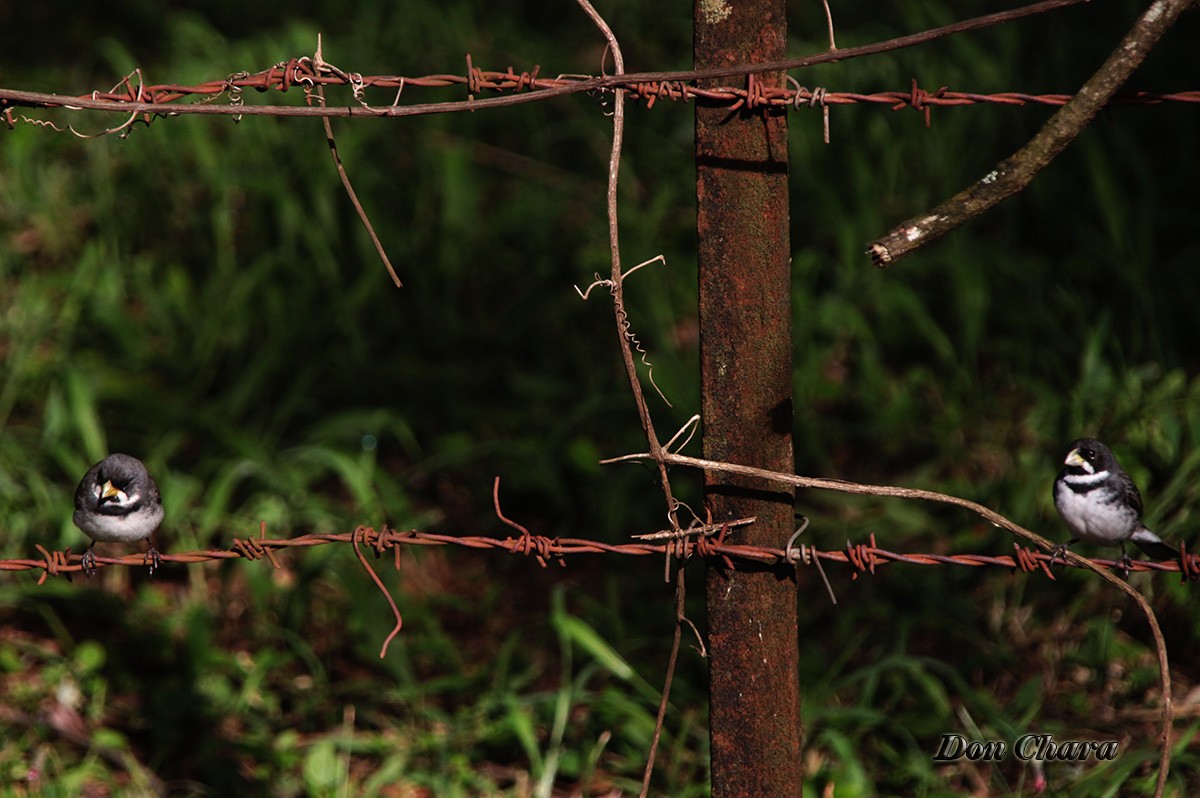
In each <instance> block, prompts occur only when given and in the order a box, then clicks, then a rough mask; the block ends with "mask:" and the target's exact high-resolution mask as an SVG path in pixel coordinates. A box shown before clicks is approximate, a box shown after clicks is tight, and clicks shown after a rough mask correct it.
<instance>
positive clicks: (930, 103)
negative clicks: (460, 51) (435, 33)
mask: <svg viewBox="0 0 1200 798" xmlns="http://www.w3.org/2000/svg"><path fill="white" fill-rule="evenodd" d="M539 73H540V67H538V66H535V67H533V69H531V70H529V71H522V72H516V71H514V70H513V68H512V67H508V69H506V70H505V71H502V72H501V71H494V70H482V69H480V68H478V67H475V66H474V65H473V63H472V59H471V56H470V55H468V56H467V70H466V74H465V75H452V74H433V75H424V76H416V77H405V76H398V75H374V76H366V75H360V74H357V73H348V72H345V71H343V70H340V69H337V68H336V67H332V66H331V65H329V64H326V63H323V62H322V63H318V62H317V61H316V60H315V59H313V58H310V57H307V56H304V57H295V58H292V59H290V60H288V61H283V62H280V63H278V64H275V65H274V66H272V67H270V68H268V69H265V70H262V71H260V72H256V73H248V72H239V73H236V74H233V75H230V76H229V77H226V78H222V79H220V80H210V81H206V82H203V83H198V84H194V85H180V84H175V83H164V84H156V85H146V84H145V83H144V82H142V81H141V80H138V81H136V82H135V81H134V80H132V79H131V78H130V77H127V78H125V79H124V80H123V81H122V82H121V83H120V84H118V85H117V86H115V87H113V88H112V89H111V90H109V91H94V92H91V93H89V94H86V95H80V96H77V97H65V96H60V95H38V94H35V93H31V92H17V91H9V90H0V108H3V109H4V116H5V118H6V120H7V122H8V124H9V125H10V126H12V125H14V124H16V121H17V120H16V118H15V117H14V115H13V113H12V108H13V107H16V106H25V107H42V108H50V107H56V106H59V107H61V106H65V105H73V104H72V102H71V100H76V101H81V102H84V103H87V104H88V106H85V107H95V106H94V105H93V104H95V103H100V104H103V105H105V106H107V107H105V108H103V109H102V110H120V108H121V107H122V106H125V105H131V106H136V107H137V108H138V109H139V110H140V109H144V108H145V107H146V106H154V107H161V108H162V112H163V113H177V112H179V111H181V110H184V109H186V108H188V107H189V106H187V105H184V106H179V105H176V103H177V102H178V101H179V100H181V99H184V98H187V97H202V98H205V99H203V100H202V104H204V105H209V104H211V103H213V102H214V101H215V100H217V99H219V98H220V97H221V95H228V96H229V99H230V103H231V109H237V110H240V111H242V112H245V111H246V110H247V108H248V107H249V106H246V105H244V100H243V94H244V92H245V90H247V89H253V90H255V91H258V92H267V91H279V92H286V91H288V90H289V89H291V88H293V87H297V86H298V87H302V88H303V89H304V91H305V92H306V95H307V96H308V97H309V102H310V103H312V102H313V101H312V99H311V96H312V95H313V93H314V92H315V90H316V89H318V88H320V87H325V86H349V87H351V88H352V90H353V92H354V98H355V101H356V102H357V103H358V104H359V105H360V106H362V107H363V109H364V110H368V111H371V110H375V111H380V112H386V110H387V108H389V107H392V108H396V107H402V106H399V105H398V103H399V99H400V97H401V96H402V95H403V93H404V92H405V91H409V90H413V89H436V88H445V87H452V86H463V87H465V88H466V90H467V95H468V97H469V98H471V99H474V98H475V97H476V95H478V94H481V93H484V92H494V93H500V94H520V93H536V92H539V91H551V90H555V89H558V90H561V89H564V88H572V87H583V86H584V85H585V84H589V83H595V82H597V78H595V77H594V76H590V75H560V76H558V77H543V76H541V75H540V74H539ZM372 88H373V89H385V90H388V92H389V94H390V93H392V92H394V100H392V102H391V103H389V104H388V105H383V106H378V105H376V106H372V105H368V104H367V103H366V101H365V92H366V90H367V89H372ZM601 88H602V89H603V90H605V91H607V90H610V89H614V88H620V89H624V90H625V91H626V97H627V99H629V100H632V101H635V102H645V104H646V107H647V108H653V107H654V105H655V103H657V102H658V101H659V100H671V101H676V102H678V101H702V102H705V103H710V104H717V105H721V106H725V107H728V108H729V109H730V110H740V109H746V110H753V109H761V108H776V109H792V110H799V109H802V108H812V107H820V108H822V109H828V107H830V106H834V105H856V104H860V105H874V106H886V107H888V108H891V109H892V110H894V111H897V110H901V109H903V108H912V109H913V110H916V111H918V112H920V113H922V114H924V116H925V121H926V124H927V125H928V124H929V115H930V110H931V109H932V108H934V107H958V106H964V105H978V104H993V105H1006V106H1025V105H1040V106H1048V107H1059V106H1062V105H1065V104H1066V103H1067V102H1068V101H1069V100H1070V99H1071V96H1072V95H1070V94H1033V93H1028V92H994V93H981V92H964V91H952V90H950V89H949V87H947V86H941V87H939V88H937V89H935V90H933V91H930V90H927V89H923V88H921V87H920V86H919V85H918V83H917V81H916V80H915V79H914V80H913V81H912V83H911V85H910V87H909V88H908V89H907V90H903V91H879V92H868V93H864V92H851V91H831V90H829V89H827V88H822V87H814V88H811V89H810V88H808V87H805V86H801V85H799V84H798V83H795V82H794V81H792V82H790V85H788V86H769V85H766V84H765V83H764V82H763V81H762V80H761V79H758V77H757V76H756V75H750V76H748V78H747V80H746V84H745V85H744V86H719V87H699V86H695V85H691V83H690V82H689V81H683V80H667V79H664V80H649V81H647V80H640V79H639V78H638V76H637V75H631V76H630V78H629V79H628V80H618V79H614V78H611V77H610V78H606V79H604V80H603V86H602V87H601ZM597 90H599V89H597ZM51 98H52V99H51ZM1163 103H1200V91H1181V92H1166V93H1160V92H1145V91H1139V92H1132V93H1128V94H1124V95H1120V96H1118V97H1115V98H1114V99H1113V101H1112V103H1111V104H1112V105H1160V104H1163ZM75 107H80V106H75Z"/></svg>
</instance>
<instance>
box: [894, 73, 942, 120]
mask: <svg viewBox="0 0 1200 798" xmlns="http://www.w3.org/2000/svg"><path fill="white" fill-rule="evenodd" d="M948 88H949V86H942V87H941V88H940V89H938V90H937V91H935V92H933V93H932V94H930V93H929V92H927V91H925V90H924V89H922V88H920V87H919V86H918V85H917V79H916V78H913V79H912V91H911V92H909V95H908V97H907V98H905V99H904V100H901V101H900V102H898V103H896V104H895V105H893V106H892V110H893V111H899V110H900V109H901V108H903V107H904V106H906V105H908V106H911V107H912V109H913V110H915V111H923V112H924V113H925V127H930V116H929V112H930V110H931V109H932V107H933V106H932V105H931V104H929V100H940V99H941V98H942V97H944V96H945V95H946V90H947V89H948Z"/></svg>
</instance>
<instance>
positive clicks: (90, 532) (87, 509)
mask: <svg viewBox="0 0 1200 798" xmlns="http://www.w3.org/2000/svg"><path fill="white" fill-rule="evenodd" d="M72 520H73V521H74V522H75V526H77V527H79V528H80V529H82V530H83V532H84V533H85V534H86V535H87V536H88V537H90V538H91V539H92V545H91V546H88V550H87V551H86V552H84V555H83V560H82V561H81V563H80V564H81V565H82V566H83V572H84V573H85V574H87V575H88V576H91V575H92V574H94V573H95V572H96V555H95V554H93V553H92V549H93V548H95V546H96V544H97V543H114V542H120V543H130V542H133V541H135V540H144V539H146V538H149V537H150V536H151V535H152V534H154V531H155V530H156V529H158V527H159V524H161V523H162V520H163V506H162V499H161V498H159V495H158V486H157V485H155V484H154V479H153V478H152V477H151V476H150V472H148V471H147V470H146V466H144V465H142V461H141V460H138V459H137V458H136V457H130V456H129V455H127V454H110V455H109V456H108V457H105V458H104V459H103V460H101V461H100V462H99V463H96V464H95V465H94V466H92V467H91V468H89V469H88V472H87V473H86V474H84V475H83V480H82V481H80V483H79V487H78V488H76V489H75V515H74V516H73V517H72ZM146 558H147V559H148V560H149V562H150V573H151V574H153V573H154V570H155V569H156V568H158V566H159V565H161V564H162V559H161V557H160V556H159V553H158V549H156V548H154V541H153V540H151V541H150V550H149V551H147V552H146Z"/></svg>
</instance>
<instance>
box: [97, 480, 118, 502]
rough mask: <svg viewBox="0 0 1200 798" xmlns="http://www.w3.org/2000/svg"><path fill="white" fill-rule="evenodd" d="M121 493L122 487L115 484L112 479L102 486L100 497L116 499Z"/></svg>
mask: <svg viewBox="0 0 1200 798" xmlns="http://www.w3.org/2000/svg"><path fill="white" fill-rule="evenodd" d="M120 495H121V489H120V488H118V487H117V486H116V485H113V484H112V480H111V479H110V480H109V481H108V482H105V483H104V484H103V485H101V486H100V498H101V499H115V498H117V497H119V496H120Z"/></svg>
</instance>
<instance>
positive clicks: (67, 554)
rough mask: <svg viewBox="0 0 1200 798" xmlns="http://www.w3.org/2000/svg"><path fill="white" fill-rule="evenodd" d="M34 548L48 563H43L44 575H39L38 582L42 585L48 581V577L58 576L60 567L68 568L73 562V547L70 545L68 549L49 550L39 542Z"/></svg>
mask: <svg viewBox="0 0 1200 798" xmlns="http://www.w3.org/2000/svg"><path fill="white" fill-rule="evenodd" d="M34 548H36V549H37V550H38V552H39V553H40V554H41V555H42V557H44V558H45V560H46V563H45V565H43V566H42V567H43V569H44V570H43V571H42V575H41V576H40V577H38V581H37V583H38V584H39V585H40V584H42V583H43V582H45V581H46V578H47V577H50V576H58V569H59V568H66V567H67V566H69V565H70V564H71V548H70V547H69V546H68V547H67V550H66V551H49V550H48V549H47V548H46V547H45V546H43V545H42V544H40V543H38V544H35V546H34Z"/></svg>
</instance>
